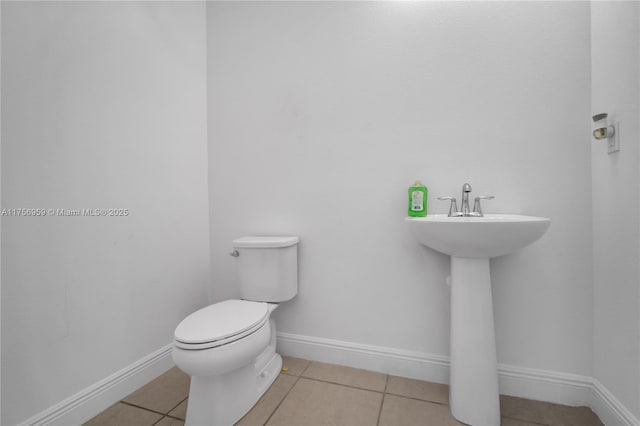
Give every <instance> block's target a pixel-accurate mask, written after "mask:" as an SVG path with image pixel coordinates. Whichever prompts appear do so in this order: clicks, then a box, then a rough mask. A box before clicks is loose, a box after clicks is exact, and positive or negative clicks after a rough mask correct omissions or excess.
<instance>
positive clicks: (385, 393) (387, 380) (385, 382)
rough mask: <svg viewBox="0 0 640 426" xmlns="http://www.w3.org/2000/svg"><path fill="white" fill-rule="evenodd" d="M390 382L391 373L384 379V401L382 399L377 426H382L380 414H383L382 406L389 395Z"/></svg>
mask: <svg viewBox="0 0 640 426" xmlns="http://www.w3.org/2000/svg"><path fill="white" fill-rule="evenodd" d="M388 384H389V375H388V374H387V378H386V379H385V381H384V391H383V392H382V401H380V409H379V410H378V420H377V421H376V426H380V416H382V406H383V405H384V399H385V398H386V397H387V385H388Z"/></svg>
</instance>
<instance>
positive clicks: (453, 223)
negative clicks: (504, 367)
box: [405, 214, 551, 426]
mask: <svg viewBox="0 0 640 426" xmlns="http://www.w3.org/2000/svg"><path fill="white" fill-rule="evenodd" d="M405 220H406V222H407V223H408V225H409V226H410V227H411V231H412V234H413V236H414V237H415V238H416V239H417V240H418V242H419V243H421V244H423V245H425V246H427V247H430V248H432V249H434V250H437V251H439V252H441V253H444V254H448V255H449V256H451V276H450V280H448V281H449V282H450V283H451V335H450V339H449V345H450V347H449V353H450V368H449V408H450V410H451V414H452V415H453V417H455V418H456V419H458V420H459V421H461V422H462V423H465V424H468V425H482V426H499V425H500V399H499V389H498V367H497V357H496V343H495V330H494V324H493V300H492V297H491V272H490V262H489V258H491V257H496V256H502V255H505V254H507V253H511V252H513V251H515V250H518V249H520V248H522V247H524V246H527V245H529V244H531V243H533V242H534V241H536V240H537V239H538V238H540V237H541V236H542V235H543V234H544V233H545V231H546V230H547V228H548V227H549V225H550V224H551V220H550V219H547V218H544V217H534V216H523V215H515V214H488V215H485V216H484V217H447V216H446V215H431V216H427V217H420V218H417V217H408V218H406V219H405Z"/></svg>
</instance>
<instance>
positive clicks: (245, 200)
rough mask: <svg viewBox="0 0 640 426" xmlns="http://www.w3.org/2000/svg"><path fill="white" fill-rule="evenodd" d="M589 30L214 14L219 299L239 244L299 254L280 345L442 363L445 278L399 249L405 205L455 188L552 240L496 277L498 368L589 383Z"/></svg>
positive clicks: (493, 7) (211, 49)
mask: <svg viewBox="0 0 640 426" xmlns="http://www.w3.org/2000/svg"><path fill="white" fill-rule="evenodd" d="M589 12H590V9H589V4H588V3H582V2H557V3H551V2H544V3H542V2H531V3H522V2H515V3H506V2H504V3H503V2H472V3H458V2H453V3H437V2H426V3H413V2H409V3H407V2H398V3H396V2H390V3H330V2H321V3H309V2H301V3H260V2H257V3H251V2H250V3H244V2H242V3H235V2H234V3H209V4H208V27H207V28H208V99H209V104H208V116H209V168H210V169H209V177H210V178H209V193H210V203H211V219H210V227H211V266H212V271H213V278H212V279H213V284H214V290H213V291H214V294H213V298H214V299H215V300H221V299H224V298H227V297H233V296H237V293H236V290H235V289H234V288H233V284H232V282H233V276H234V274H233V261H232V258H230V257H229V256H227V252H228V251H230V241H231V240H232V239H233V238H236V237H238V236H241V235H245V234H251V233H259V234H270V233H277V234H298V235H300V237H301V244H300V252H299V253H300V291H299V295H298V297H297V298H296V299H295V300H293V301H291V302H288V303H287V304H285V305H284V306H282V307H281V309H279V310H278V311H276V314H277V321H278V326H279V330H280V331H284V332H290V333H296V334H302V335H309V336H316V337H324V338H330V339H337V340H344V341H350V342H357V343H365V344H373V345H379V346H388V347H392V348H401V349H407V350H416V351H423V352H427V353H433V354H442V355H446V354H448V343H449V342H448V333H449V319H448V317H449V289H448V287H446V286H445V284H444V281H445V277H446V275H447V274H448V269H449V261H448V259H447V257H445V256H443V255H440V254H438V253H435V252H433V251H430V250H428V249H426V248H423V247H421V246H419V245H418V244H417V243H416V242H415V241H414V240H413V238H412V237H411V235H410V234H409V233H408V231H407V228H406V227H405V225H404V223H403V219H404V217H405V216H406V204H407V201H406V198H407V194H406V190H407V187H408V186H409V185H410V184H412V183H413V181H414V179H416V178H421V179H422V180H423V181H424V182H425V183H426V185H427V186H428V187H429V191H430V192H429V210H430V211H431V212H446V211H447V209H448V206H447V205H446V204H445V203H441V202H438V201H437V200H436V196H439V195H456V196H459V192H460V189H461V186H462V184H463V183H464V182H469V183H471V185H472V187H473V190H474V194H493V195H495V196H496V199H495V200H494V201H490V202H487V203H486V204H485V211H486V212H513V213H528V214H533V215H541V216H547V217H550V218H551V219H552V221H553V222H552V225H551V228H550V230H549V231H548V233H547V234H546V236H544V237H543V238H542V239H541V240H540V241H539V242H537V243H536V244H534V245H533V246H531V247H529V248H526V249H523V250H522V251H520V252H518V253H516V254H513V255H510V256H508V257H504V258H500V259H496V260H495V261H493V262H492V273H493V279H494V285H493V289H494V302H495V320H496V328H497V345H498V358H499V362H502V363H507V364H514V365H518V366H525V367H534V368H542V369H547V370H557V371H562V372H568V373H577V374H585V375H588V376H590V375H591V351H592V301H593V295H592V271H591V268H590V267H589V266H588V265H590V262H591V254H592V253H591V251H592V248H591V215H590V209H591V191H590V185H589V183H590V155H591V151H590V149H591V148H590V144H589V130H590V129H589V125H588V119H589V113H590V110H589V84H590V74H589V36H590V33H589V31H590V30H589V18H590V15H589ZM636 181H637V180H636Z"/></svg>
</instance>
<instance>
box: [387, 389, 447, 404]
mask: <svg viewBox="0 0 640 426" xmlns="http://www.w3.org/2000/svg"><path fill="white" fill-rule="evenodd" d="M385 395H391V396H397V397H398V398H407V399H412V400H414V401H422V402H428V403H429V404H438V405H446V406H447V407H448V406H449V403H448V402H438V401H431V400H429V399H422V398H416V397H415V396H407V395H400V394H397V393H392V392H385Z"/></svg>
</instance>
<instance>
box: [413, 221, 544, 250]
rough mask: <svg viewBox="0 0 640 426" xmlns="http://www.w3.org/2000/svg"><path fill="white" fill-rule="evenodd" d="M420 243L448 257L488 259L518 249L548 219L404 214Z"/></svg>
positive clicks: (541, 229) (530, 240)
mask: <svg viewBox="0 0 640 426" xmlns="http://www.w3.org/2000/svg"><path fill="white" fill-rule="evenodd" d="M405 220H406V221H407V222H408V223H409V226H410V227H411V231H412V233H413V236H414V237H415V238H416V239H417V240H418V242H419V243H421V244H423V245H425V246H427V247H429V248H432V249H434V250H436V251H439V252H441V253H444V254H448V255H449V256H454V257H466V258H490V257H496V256H502V255H505V254H508V253H511V252H513V251H515V250H518V249H520V248H522V247H525V246H528V245H529V244H531V243H533V242H534V241H536V240H537V239H538V238H540V237H542V235H543V234H544V233H545V231H546V230H547V228H548V227H549V224H550V223H551V220H550V219H547V218H544V217H536V216H524V215H517V214H487V215H485V216H484V217H447V215H431V216H427V217H407V218H406V219H405Z"/></svg>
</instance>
